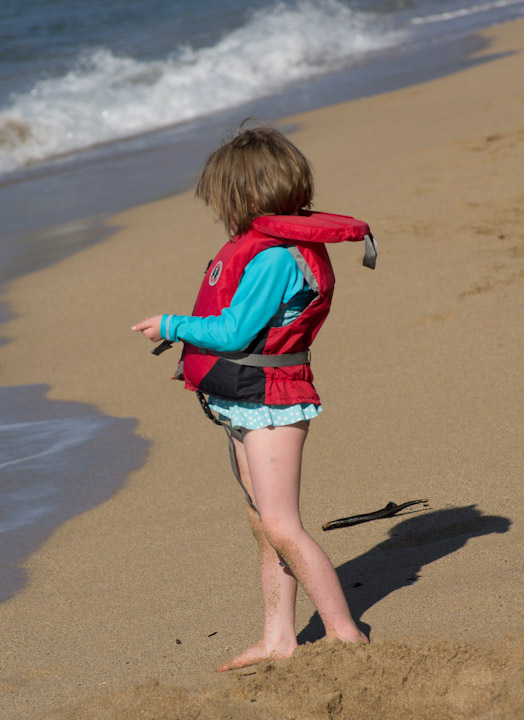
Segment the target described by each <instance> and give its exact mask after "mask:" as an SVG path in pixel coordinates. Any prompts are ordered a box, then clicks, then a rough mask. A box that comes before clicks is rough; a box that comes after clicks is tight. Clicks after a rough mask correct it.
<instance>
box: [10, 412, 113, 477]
mask: <svg viewBox="0 0 524 720" xmlns="http://www.w3.org/2000/svg"><path fill="white" fill-rule="evenodd" d="M101 425H102V421H101V420H100V419H99V418H89V417H79V418H67V419H65V420H35V421H31V422H23V423H9V424H5V425H0V438H1V439H2V446H3V449H2V452H1V455H0V469H5V468H7V467H9V466H13V465H19V464H26V463H28V462H30V461H32V460H40V459H42V458H43V457H45V456H46V455H54V454H56V453H60V452H64V451H66V450H70V449H71V448H72V447H74V446H75V445H81V444H83V443H85V442H87V441H89V440H91V438H92V437H94V436H95V435H96V434H97V433H98V432H100V429H101ZM4 442H5V444H4ZM4 448H5V449H4Z"/></svg>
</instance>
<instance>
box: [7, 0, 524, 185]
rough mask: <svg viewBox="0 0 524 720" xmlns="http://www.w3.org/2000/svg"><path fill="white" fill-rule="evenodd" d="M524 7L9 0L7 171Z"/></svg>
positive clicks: (501, 2) (440, 37)
mask: <svg viewBox="0 0 524 720" xmlns="http://www.w3.org/2000/svg"><path fill="white" fill-rule="evenodd" d="M522 14H524V2H523V1H522V0H491V1H489V0H488V1H486V2H479V0H289V1H288V2H283V1H280V2H274V1H273V2H271V1H268V0H251V2H245V1H243V0H223V1H222V2H220V3H217V2H210V1H209V0H208V1H207V2H206V1H205V0H199V1H198V2H194V0H149V2H147V3H145V2H143V0H2V3H1V4H0V173H1V174H2V175H3V176H4V177H5V176H6V175H7V176H8V177H11V178H13V173H14V178H16V177H20V175H19V173H20V171H22V172H23V170H24V169H27V168H29V167H32V166H34V165H38V164H40V163H46V162H49V161H51V160H53V159H56V158H58V157H61V156H62V157H63V156H70V155H71V154H75V153H79V152H83V151H86V150H88V149H90V148H93V147H94V146H100V145H102V144H108V143H114V142H115V141H118V140H121V139H124V138H131V137H136V136H144V135H147V134H150V133H154V132H155V131H159V130H162V129H166V128H171V127H173V126H177V125H180V124H182V123H189V122H191V121H194V120H195V119H197V118H204V117H208V116H210V115H213V114H214V113H217V112H219V111H223V110H226V109H230V108H234V107H239V106H242V105H244V104H246V103H248V102H250V101H253V100H257V99H260V98H263V97H269V96H273V95H276V94H280V93H283V92H285V91H286V90H289V89H290V88H291V87H292V86H293V85H294V84H296V83H300V82H304V81H308V80H311V79H312V78H318V77H322V76H327V75H330V74H332V73H334V72H337V71H340V70H342V69H348V68H351V67H354V66H357V65H362V64H365V63H369V62H372V61H374V60H375V61H376V58H377V56H381V57H382V58H384V60H385V62H386V63H387V60H386V58H388V57H391V56H394V55H395V54H397V55H398V54H399V53H405V51H406V48H408V47H409V48H411V49H413V48H415V47H416V46H420V45H421V44H424V43H434V42H438V41H440V42H443V41H445V40H446V39H449V38H450V37H452V36H454V35H455V36H456V35H457V34H459V33H464V32H471V31H472V30H474V29H478V28H479V27H483V26H485V25H488V24H491V23H493V22H498V21H500V20H504V19H508V18H511V17H515V16H518V15H522ZM378 71H380V68H378ZM147 143H148V139H147V138H144V137H142V139H141V141H140V147H144V146H147Z"/></svg>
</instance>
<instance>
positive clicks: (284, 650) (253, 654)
mask: <svg viewBox="0 0 524 720" xmlns="http://www.w3.org/2000/svg"><path fill="white" fill-rule="evenodd" d="M296 647H297V644H296V643H295V644H294V645H289V646H286V647H284V646H283V647H279V648H270V647H268V646H267V645H266V643H265V642H264V640H261V641H260V642H258V643H257V644H256V645H253V647H250V648H248V649H247V650H244V652H241V653H240V654H239V655H235V657H234V658H231V660H229V662H226V663H224V664H223V665H220V666H219V667H217V672H225V671H226V670H235V669H238V668H243V667H249V666H250V665H258V664H259V663H261V662H267V661H270V660H283V659H284V658H288V657H291V655H293V653H294V651H295V649H296Z"/></svg>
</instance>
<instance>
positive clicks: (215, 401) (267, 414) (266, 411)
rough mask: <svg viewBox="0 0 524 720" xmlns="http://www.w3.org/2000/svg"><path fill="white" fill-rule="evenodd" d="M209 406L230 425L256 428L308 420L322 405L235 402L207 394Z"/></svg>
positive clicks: (248, 428)
mask: <svg viewBox="0 0 524 720" xmlns="http://www.w3.org/2000/svg"><path fill="white" fill-rule="evenodd" d="M208 404H209V407H210V408H211V410H214V411H215V412H216V413H218V419H219V420H230V421H231V426H232V427H241V428H246V430H258V429H260V428H265V427H269V426H271V425H272V426H274V427H279V426H281V425H293V424H294V423H297V422H300V421H301V420H306V421H307V422H309V421H310V420H311V419H312V418H314V417H317V415H320V413H321V412H322V405H313V403H300V404H298V405H262V403H254V402H240V403H239V402H235V401H234V400H225V399H224V398H217V397H213V396H211V395H210V396H209V400H208Z"/></svg>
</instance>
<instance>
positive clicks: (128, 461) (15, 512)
mask: <svg viewBox="0 0 524 720" xmlns="http://www.w3.org/2000/svg"><path fill="white" fill-rule="evenodd" d="M48 389H49V388H48V387H46V386H43V385H27V386H21V387H2V388H0V602H4V601H5V600H7V599H9V598H10V597H12V596H13V595H14V594H15V593H16V592H17V591H18V590H20V589H21V588H22V587H23V586H24V584H25V581H26V579H27V578H26V571H25V570H24V569H23V568H20V567H19V564H20V562H21V561H22V560H23V559H24V558H25V557H26V556H27V555H28V554H29V553H30V552H32V551H33V550H35V549H36V548H37V547H38V546H39V545H40V543H42V542H43V541H44V540H46V539H47V538H48V537H49V535H50V534H51V532H52V531H53V530H54V529H55V528H56V527H57V526H58V525H60V524H61V523H63V522H65V521H66V520H68V519H69V518H71V517H73V516H74V515H77V514H78V513H81V512H84V511H86V510H89V509H90V508H92V507H94V506H95V505H98V504H99V503H101V502H104V501H105V500H107V499H108V498H109V497H111V495H113V494H114V493H115V492H116V491H117V490H118V489H119V488H120V487H121V486H122V484H123V483H124V482H125V480H126V478H127V476H128V474H129V473H130V472H132V471H133V470H135V469H137V468H138V467H140V466H141V465H142V464H143V462H144V461H145V458H146V454H147V450H148V447H149V443H148V442H147V441H146V440H144V439H143V438H140V437H138V436H137V435H136V434H135V428H136V424H137V422H136V420H134V419H133V418H113V417H108V416H106V415H103V414H102V413H100V412H99V411H98V410H97V409H96V408H94V407H91V406H89V405H85V404H83V403H73V402H57V401H51V400H49V399H48V398H47V397H46V392H47V390H48Z"/></svg>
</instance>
